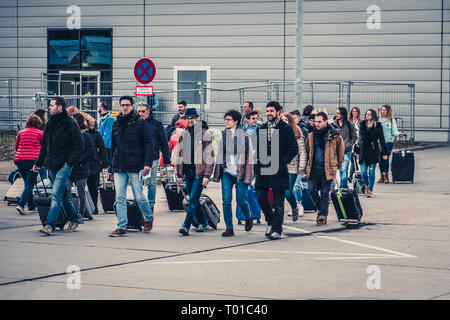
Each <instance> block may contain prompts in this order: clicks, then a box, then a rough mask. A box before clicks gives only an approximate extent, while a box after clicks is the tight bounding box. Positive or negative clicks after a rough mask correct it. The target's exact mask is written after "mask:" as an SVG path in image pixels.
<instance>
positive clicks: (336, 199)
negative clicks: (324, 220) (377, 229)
mask: <svg viewBox="0 0 450 320" xmlns="http://www.w3.org/2000/svg"><path fill="white" fill-rule="evenodd" d="M337 185H339V184H337ZM331 200H332V202H333V206H334V210H335V211H336V214H337V217H338V220H339V221H341V220H343V221H344V224H345V225H346V226H359V222H360V221H361V218H362V215H363V210H362V207H361V204H360V202H359V197H358V194H357V193H356V192H355V191H354V190H351V189H341V188H339V187H338V188H337V189H335V190H333V191H332V192H331Z"/></svg>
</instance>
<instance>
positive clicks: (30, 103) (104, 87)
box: [0, 74, 415, 140]
mask: <svg viewBox="0 0 450 320" xmlns="http://www.w3.org/2000/svg"><path fill="white" fill-rule="evenodd" d="M99 80H100V79H92V77H91V78H88V79H87V80H86V79H84V80H83V79H79V80H78V81H74V80H70V81H68V80H61V79H56V78H55V77H50V76H49V75H47V74H43V75H42V78H41V79H0V131H17V130H18V128H21V127H23V125H24V121H25V120H26V118H27V116H28V115H29V114H30V113H31V112H33V111H34V110H35V109H37V108H47V106H48V103H49V100H50V99H51V97H52V96H54V95H62V96H64V97H65V98H66V100H67V104H68V105H74V106H76V107H77V108H79V109H80V110H82V111H84V112H87V113H90V114H91V115H93V116H94V117H95V118H98V114H97V105H98V102H99V101H100V100H106V101H108V102H109V103H110V104H111V105H112V108H113V110H119V101H118V100H119V97H120V96H122V95H131V96H135V87H136V85H139V84H138V83H137V82H135V81H113V82H108V81H99ZM179 84H180V83H179V82H178V83H174V82H173V81H154V82H152V86H153V87H154V93H155V94H156V95H157V98H158V108H157V111H156V112H155V114H156V117H157V118H158V119H160V120H161V121H162V122H163V123H164V124H165V125H167V124H168V123H169V122H170V120H171V119H172V117H173V115H174V114H176V113H177V102H178V101H180V100H185V101H186V102H187V103H188V105H189V106H195V107H197V108H198V110H199V113H200V114H201V117H202V118H203V119H204V120H206V121H207V122H208V124H209V125H210V126H212V127H222V126H224V123H223V114H224V113H225V112H226V111H227V110H229V109H238V110H239V109H240V108H241V106H242V105H243V103H244V102H245V101H252V102H253V103H254V105H255V108H260V109H261V111H262V113H263V114H264V107H265V105H266V103H267V102H268V101H270V100H276V101H279V102H280V103H281V104H282V105H283V107H284V110H286V111H291V110H294V109H299V110H300V111H301V109H302V108H303V106H305V105H307V104H312V105H313V106H314V107H315V108H316V110H320V111H325V112H327V113H329V114H331V115H334V112H335V111H336V109H337V108H338V107H346V108H347V109H348V110H349V111H350V109H351V107H353V106H358V107H359V108H360V109H361V112H362V114H364V113H365V111H366V110H367V109H369V108H372V109H375V110H377V109H378V108H379V107H380V106H381V105H383V104H390V105H391V106H392V107H393V110H394V114H395V117H396V118H397V119H398V122H399V127H400V130H402V131H404V132H407V133H409V134H408V136H409V137H411V138H412V139H413V140H414V128H415V121H414V114H415V85H414V84H413V83H384V82H358V81H345V82H338V81H336V82H323V81H313V82H303V85H302V106H295V84H294V82H293V81H291V82H281V81H269V80H267V81H213V82H192V83H190V85H189V87H191V88H192V89H185V90H177V87H178V85H179ZM185 87H186V86H185ZM145 99H148V98H147V97H142V96H138V97H136V100H137V102H138V101H141V100H145Z"/></svg>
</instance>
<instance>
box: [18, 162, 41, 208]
mask: <svg viewBox="0 0 450 320" xmlns="http://www.w3.org/2000/svg"><path fill="white" fill-rule="evenodd" d="M16 165H17V169H18V170H19V172H20V175H21V176H22V179H23V181H24V183H25V188H24V190H23V192H22V196H21V197H20V200H19V203H18V205H19V206H21V207H22V208H24V207H25V204H28V209H29V210H33V209H34V208H36V204H35V203H34V201H33V187H34V185H35V184H36V177H37V172H33V171H31V169H32V168H33V165H34V161H33V160H23V161H18V162H16Z"/></svg>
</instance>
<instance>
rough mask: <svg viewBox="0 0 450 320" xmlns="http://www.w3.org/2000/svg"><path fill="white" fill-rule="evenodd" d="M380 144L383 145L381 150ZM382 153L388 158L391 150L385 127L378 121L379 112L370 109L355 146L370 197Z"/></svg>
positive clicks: (367, 194) (362, 122)
mask: <svg viewBox="0 0 450 320" xmlns="http://www.w3.org/2000/svg"><path fill="white" fill-rule="evenodd" d="M378 144H380V145H381V150H380V149H379V147H378ZM380 153H381V154H382V158H383V159H384V160H387V158H388V155H389V152H388V150H387V148H386V144H385V141H384V135H383V127H382V125H381V123H380V122H378V116H377V112H376V111H375V110H373V109H369V110H367V112H366V115H365V118H364V120H363V121H361V123H360V129H359V140H358V144H357V145H356V146H355V154H356V156H358V157H359V163H360V164H361V175H362V177H363V180H364V183H365V184H366V190H365V194H366V196H367V197H368V198H371V197H373V186H374V184H375V168H376V166H377V162H378V161H379V159H380Z"/></svg>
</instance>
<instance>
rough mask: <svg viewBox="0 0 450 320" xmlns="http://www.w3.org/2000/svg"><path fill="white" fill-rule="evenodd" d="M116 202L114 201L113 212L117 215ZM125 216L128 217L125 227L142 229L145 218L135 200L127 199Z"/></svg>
mask: <svg viewBox="0 0 450 320" xmlns="http://www.w3.org/2000/svg"><path fill="white" fill-rule="evenodd" d="M116 204H117V203H114V212H115V213H116V216H117V208H116ZM127 217H128V223H127V226H126V228H127V229H135V230H139V231H142V227H143V226H144V224H145V218H144V215H143V214H142V212H141V209H139V206H138V204H137V202H136V201H135V200H127Z"/></svg>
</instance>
